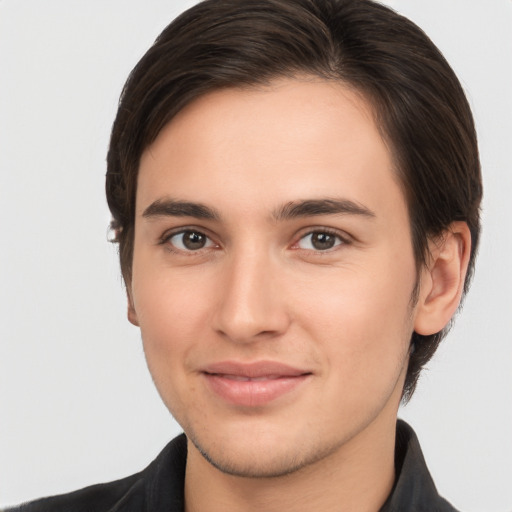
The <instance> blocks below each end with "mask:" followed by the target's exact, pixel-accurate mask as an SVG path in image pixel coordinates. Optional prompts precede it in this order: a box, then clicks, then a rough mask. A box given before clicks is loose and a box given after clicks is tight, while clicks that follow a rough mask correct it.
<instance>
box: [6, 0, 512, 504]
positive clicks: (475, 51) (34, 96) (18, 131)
mask: <svg viewBox="0 0 512 512" xmlns="http://www.w3.org/2000/svg"><path fill="white" fill-rule="evenodd" d="M193 3H194V2H192V1H183V0H181V1H171V0H166V1H163V0H151V1H147V0H144V1H143V0H138V1H136V0H107V1H100V0H95V1H94V0H93V1H88V2H78V1H70V0H0V226H1V230H0V236H1V238H0V506H1V505H7V504H14V503H16V502H20V501H23V500H28V499H32V498H35V497H39V496H42V495H48V494H55V493H60V492H65V491H69V490H72V489H75V488H78V487H81V486H85V485H88V484H92V483H96V482H100V481H108V480H113V479H116V478H120V477H122V476H125V475H128V474H130V473H133V472H135V471H138V470H140V469H141V468H143V467H144V466H145V465H146V464H147V463H148V462H149V461H150V460H152V459H153V458H154V456H155V455H156V454H157V453H158V452H159V451H160V449H161V448H162V447H163V446H164V445H165V444H166V443H167V441H168V440H169V439H170V438H171V437H173V436H174V435H175V434H176V433H178V432H179V427H178V426H177V425H176V424H175V423H174V422H173V420H172V418H171V417H170V416H169V414H168V412H167V411H166V409H165V407H164V406H163V405H162V404H161V403H160V399H159V397H158V396H157V393H156V391H155V390H154V389H153V385H152V382H151V378H150V377H149V374H148V372H147V370H146V367H145V362H144V358H143V353H142V347H141V342H140V336H139V333H138V330H137V329H136V328H134V327H132V326H131V325H130V324H129V323H128V322H127V320H126V318H125V298H124V290H123V286H122V282H121V278H120V274H119V270H118V263H117V255H116V250H115V248H114V247H112V246H111V245H110V244H108V243H107V241H106V240H107V226H108V222H109V214H108V210H107V207H106V203H105V200H104V193H103V186H104V173H105V153H106V149H107V144H108V136H109V131H110V126H111V123H112V121H113V118H114V114H115V110H116V104H117V99H118V96H119V93H120V90H121V87H122V85H123V83H124V80H125V78H126V76H127V74H128V72H129V71H130V70H131V68H132V67H133V66H134V65H135V63H136V62H137V60H138V59H139V58H140V57H141V56H142V54H143V53H144V51H145V50H146V49H147V48H148V47H149V45H150V44H151V43H152V41H153V40H154V38H155V37H156V36H157V35H158V33H159V32H160V31H161V30H162V29H163V28H164V27H165V26H166V25H167V24H168V23H169V22H170V21H171V19H172V18H173V17H174V16H175V15H176V14H178V13H179V12H180V11H182V10H183V9H184V8H186V7H188V6H190V5H192V4H193ZM386 3H388V4H389V5H391V6H392V7H394V8H396V9H398V10H399V11H400V12H402V13H404V14H405V15H407V16H409V17H410V18H411V19H413V20H414V21H415V22H416V23H418V24H419V25H420V26H421V27H422V28H423V29H424V30H425V31H426V32H427V33H428V34H429V35H430V37H431V38H432V39H433V40H434V42H436V44H437V45H438V46H439V47H440V49H441V50H442V51H443V52H444V54H445V56H446V57H447V59H448V60H449V62H450V63H451V64H452V66H453V68H454V69H455V71H456V73H457V74H458V75H459V77H460V79H461V81H462V83H463V85H464V88H465V89H466V91H467V94H468V97H469V100H470V102H471V104H472V106H473V109H474V114H475V118H476V122H477V128H478V134H479V140H480V148H481V156H482V165H483V173H484V182H485V200H484V205H483V223H484V232H483V238H482V245H481V250H480V256H479V261H478V262H477V273H476V276H475V280H474V283H473V287H472V289H471V291H470V294H469V296H468V298H467V300H466V304H465V307H464V311H463V312H462V314H461V315H460V317H459V318H458V320H457V322H456V326H455V328H454V329H453V331H452V332H451V334H450V336H449V337H448V338H447V339H446V340H445V342H444V344H443V346H442V348H441V349H440V351H439V352H438V353H437V355H436V357H435V359H434V360H433V361H432V363H431V364H430V365H429V368H430V369H429V370H428V371H427V372H425V373H424V375H423V377H422V379H421V382H420V385H419V388H418V391H417V393H416V395H415V396H414V397H413V400H412V402H411V403H410V404H409V405H408V406H407V407H406V408H405V409H403V410H402V411H401V413H400V415H401V416H402V417H403V418H405V419H407V420H408V421H409V422H410V423H411V424H412V425H413V426H414V428H415V429H416V431H417V433H418V436H419V438H420V442H421V444H422V446H423V449H424V452H425V457H426V459H427V462H428V464H429V467H430V470H431V472H432V474H433V475H434V478H435V481H436V483H437V486H438V488H439V490H440V492H441V493H442V494H443V495H445V496H446V497H447V498H448V499H449V500H450V501H452V502H453V504H454V505H455V506H456V507H457V508H460V509H462V510H464V511H467V512H476V511H482V512H494V511H510V510H512V375H511V373H512V334H511V332H512V323H511V318H512V299H511V290H512V263H511V255H512V229H511V227H510V224H511V222H512V206H511V204H512V201H511V200H510V196H511V194H512V178H511V176H512V158H511V154H512V153H511V145H512V36H511V28H512V2H511V1H510V0H486V1H485V2H484V1H483V0H428V1H427V0H394V1H392V0H388V2H386Z"/></svg>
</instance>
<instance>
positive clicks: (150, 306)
mask: <svg viewBox="0 0 512 512" xmlns="http://www.w3.org/2000/svg"><path fill="white" fill-rule="evenodd" d="M146 268H147V267H146ZM198 281H199V282H191V281H190V279H189V278H187V277H184V276H181V275H180V274H179V273H175V272H174V273H171V272H167V273H166V272H156V271H155V272H151V271H149V272H148V271H143V273H142V272H141V273H139V274H138V273H137V268H136V267H135V265H134V279H133V295H134V305H135V310H136V312H137V317H138V321H139V325H140V329H141V335H142V340H143V344H144V352H145V354H146V359H147V362H148V366H149V369H150V371H151V374H152V375H153V378H154V379H155V381H157V380H158V379H159V378H164V373H165V374H166V376H165V378H166V379H167V378H168V377H169V375H175V376H176V375H178V374H177V373H176V371H173V369H174V370H175V369H176V368H177V366H178V364H180V363H181V364H182V363H183V361H186V360H187V357H186V356H187V353H188V352H189V351H192V350H193V349H194V347H195V346H196V345H198V344H200V343H201V342H204V340H205V338H206V336H205V332H204V331H205V329H206V326H207V325H208V317H209V311H208V308H207V307H208V304H209V303H211V301H210V300H209V299H208V296H209V294H208V293H207V290H206V288H205V283H204V282H203V283H201V282H200V281H201V280H198Z"/></svg>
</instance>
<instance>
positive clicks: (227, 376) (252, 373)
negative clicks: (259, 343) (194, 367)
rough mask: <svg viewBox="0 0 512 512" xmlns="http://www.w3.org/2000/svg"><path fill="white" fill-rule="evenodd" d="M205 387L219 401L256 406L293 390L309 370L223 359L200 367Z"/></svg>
mask: <svg viewBox="0 0 512 512" xmlns="http://www.w3.org/2000/svg"><path fill="white" fill-rule="evenodd" d="M201 373H202V375H203V376H204V378H205V380H206V382H207V384H208V387H209V388H210V389H211V390H212V391H213V392H214V393H215V394H216V395H217V396H218V397H220V398H221V399H222V400H224V401H226V402H228V403H230V404H233V405H237V406H243V407H259V406H263V405H266V404H268V403H270V402H272V401H274V400H276V399H278V398H279V397H281V396H283V395H286V394H288V393H290V392H292V391H294V390H295V389H296V388H297V387H299V386H300V385H301V384H303V383H304V382H305V381H306V380H308V379H309V377H311V375H312V372H310V371H307V370H303V369H299V368H294V367H291V366H288V365H285V364H282V363H278V362H274V361H259V362H256V363H250V364H245V363H238V362H234V361H225V362H220V363H214V364H211V365H208V366H207V367H205V368H204V369H203V370H202V372H201Z"/></svg>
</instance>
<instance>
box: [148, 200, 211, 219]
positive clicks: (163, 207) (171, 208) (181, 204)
mask: <svg viewBox="0 0 512 512" xmlns="http://www.w3.org/2000/svg"><path fill="white" fill-rule="evenodd" d="M142 216H143V217H144V218H153V217H195V218H196V219H207V220H219V219H220V215H219V213H218V212H217V211H216V210H215V209H213V208H210V207H209V206H206V205H204V204H201V203H193V202H190V201H179V200H176V199H157V200H156V201H154V202H153V203H151V204H150V205H149V206H148V207H147V208H146V209H145V210H144V212H143V213H142Z"/></svg>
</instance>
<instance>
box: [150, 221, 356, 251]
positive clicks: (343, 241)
mask: <svg viewBox="0 0 512 512" xmlns="http://www.w3.org/2000/svg"><path fill="white" fill-rule="evenodd" d="M185 233H195V234H197V235H202V236H204V237H205V238H206V239H207V240H208V241H210V242H212V243H213V244H214V245H215V246H217V247H218V244H216V243H215V242H213V240H212V238H211V237H210V236H208V235H207V234H206V233H205V232H204V230H201V229H196V228H194V227H192V226H191V227H186V228H180V229H179V230H176V231H172V232H167V233H164V234H163V235H162V237H161V238H160V240H159V241H158V244H159V245H165V246H166V248H167V250H168V251H170V252H172V253H177V254H184V255H187V256H194V255H197V254H199V253H201V251H202V250H203V249H211V247H204V248H199V249H197V250H192V249H190V250H186V249H181V248H177V247H175V246H173V244H172V243H171V242H170V240H171V239H172V238H173V237H175V236H177V235H184V234H185ZM314 234H323V235H329V236H332V237H335V238H336V239H337V240H338V243H336V244H335V245H334V246H333V247H332V248H328V249H325V250H321V249H318V250H314V249H302V248H300V247H297V246H298V244H299V243H300V242H301V241H302V240H304V239H305V238H306V237H308V236H312V235H314ZM350 243H351V240H350V239H349V237H348V236H347V235H346V234H344V235H341V234H340V233H339V232H338V231H336V230H333V229H330V228H325V227H318V228H311V229H309V230H308V231H306V232H304V233H303V234H301V235H300V237H299V238H298V239H297V241H296V242H294V243H293V244H292V246H291V248H292V249H293V250H297V251H307V252H314V253H315V254H320V255H321V254H329V253H331V252H333V251H335V250H336V247H339V246H343V245H349V244H350Z"/></svg>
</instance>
